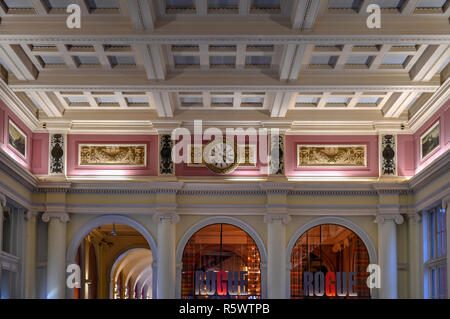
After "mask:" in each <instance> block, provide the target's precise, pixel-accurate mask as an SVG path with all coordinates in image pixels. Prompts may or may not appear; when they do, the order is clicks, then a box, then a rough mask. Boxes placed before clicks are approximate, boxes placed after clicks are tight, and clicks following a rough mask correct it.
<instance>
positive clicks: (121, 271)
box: [67, 216, 157, 299]
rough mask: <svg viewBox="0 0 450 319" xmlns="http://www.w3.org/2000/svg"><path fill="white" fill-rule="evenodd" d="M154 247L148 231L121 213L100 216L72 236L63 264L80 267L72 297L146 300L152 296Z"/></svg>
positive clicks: (155, 257) (154, 294) (153, 294)
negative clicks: (78, 282)
mask: <svg viewBox="0 0 450 319" xmlns="http://www.w3.org/2000/svg"><path fill="white" fill-rule="evenodd" d="M156 262H157V249H156V244H155V242H154V241H153V238H152V237H151V235H150V233H149V232H148V231H147V230H146V229H145V228H144V227H143V226H142V225H140V224H138V223H137V222H136V221H134V220H132V219H130V218H128V217H124V216H102V217H99V218H96V219H94V220H92V221H90V222H89V223H88V224H86V225H84V226H83V227H82V228H81V229H80V230H79V231H78V232H77V233H76V234H75V236H74V237H73V239H72V241H71V242H70V244H69V248H68V251H67V263H68V264H72V263H76V264H77V265H79V266H80V269H81V287H80V288H78V289H77V288H75V289H71V290H69V291H68V296H69V297H72V298H75V299H97V298H98V299H107V298H115V299H147V298H153V297H156V293H155V292H156V284H155V283H156V280H155V278H156V267H155V265H156Z"/></svg>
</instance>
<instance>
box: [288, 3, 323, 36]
mask: <svg viewBox="0 0 450 319" xmlns="http://www.w3.org/2000/svg"><path fill="white" fill-rule="evenodd" d="M321 1H323V0H295V1H294V3H293V5H292V14H291V22H292V29H294V30H302V31H303V30H312V29H313V27H314V23H315V22H316V18H317V14H318V12H319V7H320V4H321Z"/></svg>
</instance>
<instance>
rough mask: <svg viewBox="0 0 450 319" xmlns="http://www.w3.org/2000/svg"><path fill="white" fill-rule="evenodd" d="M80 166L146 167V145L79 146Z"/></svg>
mask: <svg viewBox="0 0 450 319" xmlns="http://www.w3.org/2000/svg"><path fill="white" fill-rule="evenodd" d="M78 154H79V158H78V165H80V166H103V165H114V166H146V165H147V145H145V144H138V145H124V144H80V145H79V151H78Z"/></svg>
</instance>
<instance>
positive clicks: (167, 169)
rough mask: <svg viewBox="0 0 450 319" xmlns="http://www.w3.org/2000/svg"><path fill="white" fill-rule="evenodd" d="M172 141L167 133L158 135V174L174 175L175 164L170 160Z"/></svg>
mask: <svg viewBox="0 0 450 319" xmlns="http://www.w3.org/2000/svg"><path fill="white" fill-rule="evenodd" d="M172 149H173V141H172V137H171V136H170V135H169V134H163V135H160V136H159V174H160V175H174V174H175V165H174V164H173V161H172Z"/></svg>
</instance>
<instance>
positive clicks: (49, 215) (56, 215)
mask: <svg viewBox="0 0 450 319" xmlns="http://www.w3.org/2000/svg"><path fill="white" fill-rule="evenodd" d="M52 218H59V219H60V221H61V222H62V223H67V222H69V221H70V217H69V214H67V213H54V212H46V213H44V214H43V215H42V220H43V221H44V222H46V223H48V222H49V221H50V219H52Z"/></svg>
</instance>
